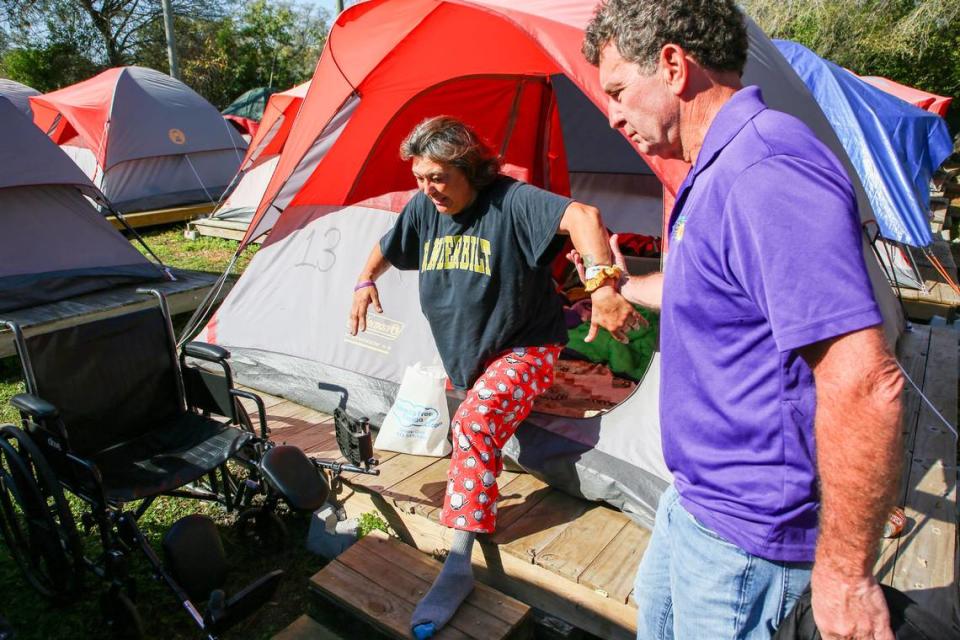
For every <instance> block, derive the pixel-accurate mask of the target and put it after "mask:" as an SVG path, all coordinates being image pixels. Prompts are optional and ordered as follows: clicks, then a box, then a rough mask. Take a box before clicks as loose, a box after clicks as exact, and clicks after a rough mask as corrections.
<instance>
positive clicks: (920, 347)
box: [874, 325, 930, 585]
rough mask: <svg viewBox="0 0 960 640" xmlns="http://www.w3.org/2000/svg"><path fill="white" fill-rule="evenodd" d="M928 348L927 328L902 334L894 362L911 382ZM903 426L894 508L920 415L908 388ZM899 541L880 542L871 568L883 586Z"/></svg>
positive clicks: (901, 496)
mask: <svg viewBox="0 0 960 640" xmlns="http://www.w3.org/2000/svg"><path fill="white" fill-rule="evenodd" d="M929 348H930V328H929V327H926V326H922V325H916V326H914V328H913V330H912V331H909V332H907V333H904V334H903V336H902V337H901V338H900V343H899V345H898V348H897V358H898V359H899V360H900V364H901V366H903V368H904V370H906V372H907V375H909V376H910V378H911V379H912V380H921V381H922V380H923V374H924V371H925V369H926V366H927V353H928V351H929ZM903 402H904V407H903V422H902V427H901V431H900V433H901V437H902V438H903V462H902V465H901V478H900V489H899V490H898V492H897V504H898V505H900V506H901V507H902V506H903V505H904V504H905V503H906V500H907V488H908V487H907V480H908V478H909V476H910V465H911V463H912V460H913V442H914V438H915V436H916V427H917V418H918V417H919V415H920V402H921V400H920V395H919V394H917V393H916V392H915V391H914V390H913V388H911V387H909V385H908V388H907V390H906V391H905V393H904V400H903ZM898 544H899V543H898V541H897V539H896V538H891V539H883V540H881V542H880V554H879V557H878V558H877V562H876V564H875V565H874V573H875V574H876V575H877V578H878V579H879V580H880V581H881V582H883V583H884V584H886V585H890V584H891V582H892V580H893V567H894V563H895V562H896V557H897V549H898Z"/></svg>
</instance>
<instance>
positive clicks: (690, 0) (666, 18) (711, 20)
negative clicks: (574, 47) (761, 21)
mask: <svg viewBox="0 0 960 640" xmlns="http://www.w3.org/2000/svg"><path fill="white" fill-rule="evenodd" d="M610 42H612V43H613V44H614V45H615V46H616V47H617V50H618V51H619V52H620V55H621V56H623V58H624V60H627V61H629V62H635V63H637V64H638V65H639V66H640V69H641V70H642V71H643V72H644V73H650V72H652V71H653V69H654V68H655V67H656V64H657V56H658V55H659V54H660V50H661V49H662V48H663V47H664V45H667V44H676V45H679V46H680V47H683V50H684V51H686V52H687V53H688V54H690V55H691V56H692V57H693V58H694V59H695V60H696V61H697V62H698V63H700V64H701V65H702V66H703V67H705V68H707V69H710V70H712V71H736V72H737V73H738V74H741V75H742V74H743V67H744V65H745V64H746V61H747V27H746V18H745V17H744V15H743V12H741V11H740V9H739V8H737V5H736V3H734V2H733V1H732V0H646V1H645V0H606V2H604V3H603V4H601V5H600V6H599V7H598V8H597V12H596V14H594V16H593V20H591V21H590V24H589V25H588V26H587V30H586V33H585V34H584V40H583V55H584V56H585V57H586V58H587V60H588V61H589V62H590V64H592V65H594V66H597V65H599V64H600V51H601V50H602V49H603V48H604V47H605V46H606V45H607V44H608V43H610Z"/></svg>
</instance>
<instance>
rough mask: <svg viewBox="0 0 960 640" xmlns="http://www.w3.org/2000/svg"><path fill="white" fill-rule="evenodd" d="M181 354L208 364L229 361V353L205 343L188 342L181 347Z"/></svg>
mask: <svg viewBox="0 0 960 640" xmlns="http://www.w3.org/2000/svg"><path fill="white" fill-rule="evenodd" d="M183 352H184V353H186V354H187V355H188V356H190V357H191V358H199V359H201V360H207V361H209V362H220V363H222V362H223V361H225V360H229V359H230V352H229V351H227V350H226V349H224V348H223V347H220V346H217V345H215V344H207V343H206V342H188V343H187V344H185V345H183Z"/></svg>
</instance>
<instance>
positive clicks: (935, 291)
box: [899, 240, 960, 322]
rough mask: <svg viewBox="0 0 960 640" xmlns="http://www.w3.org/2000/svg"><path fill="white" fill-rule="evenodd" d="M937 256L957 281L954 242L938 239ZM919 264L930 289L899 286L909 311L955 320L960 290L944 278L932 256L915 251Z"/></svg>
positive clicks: (924, 318)
mask: <svg viewBox="0 0 960 640" xmlns="http://www.w3.org/2000/svg"><path fill="white" fill-rule="evenodd" d="M931 251H932V252H933V254H934V256H936V257H937V259H938V260H940V262H941V263H942V264H943V267H944V269H946V270H947V273H949V274H950V277H951V278H953V280H954V282H956V280H957V265H956V262H955V261H954V259H953V253H952V252H951V250H950V243H949V242H946V241H944V240H935V241H934V243H933V244H932V245H931ZM913 257H914V259H915V260H916V262H917V268H918V269H919V270H920V275H921V276H922V277H923V280H924V286H925V287H926V291H920V290H918V289H911V288H909V287H899V293H900V297H901V298H902V299H903V304H904V307H906V311H907V315H908V316H909V317H910V318H913V319H915V320H921V321H927V320H930V318H932V317H933V316H935V315H937V316H941V317H943V318H946V320H947V322H952V321H953V320H954V319H955V317H956V313H957V309H958V308H960V294H957V292H956V291H954V290H953V288H951V287H950V285H949V284H947V283H946V282H944V279H943V276H942V275H940V273H939V272H937V270H936V269H935V268H934V267H933V265H932V264H931V263H930V261H929V260H927V259H926V257H925V256H924V255H923V254H922V253H920V252H914V254H913Z"/></svg>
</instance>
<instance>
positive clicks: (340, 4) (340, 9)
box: [337, 0, 343, 15]
mask: <svg viewBox="0 0 960 640" xmlns="http://www.w3.org/2000/svg"><path fill="white" fill-rule="evenodd" d="M341 13H343V0H337V15H340V14H341Z"/></svg>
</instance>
